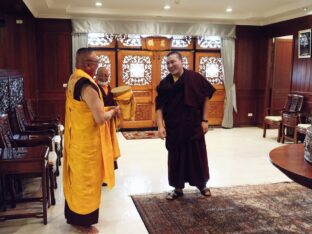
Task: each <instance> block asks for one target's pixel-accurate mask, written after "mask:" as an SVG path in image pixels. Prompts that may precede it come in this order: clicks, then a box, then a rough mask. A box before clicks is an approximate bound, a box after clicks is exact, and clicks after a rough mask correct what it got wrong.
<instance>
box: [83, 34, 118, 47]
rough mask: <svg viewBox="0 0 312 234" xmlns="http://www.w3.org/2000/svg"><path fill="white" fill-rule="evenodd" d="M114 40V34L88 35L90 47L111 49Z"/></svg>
mask: <svg viewBox="0 0 312 234" xmlns="http://www.w3.org/2000/svg"><path fill="white" fill-rule="evenodd" d="M114 40H115V36H114V34H112V33H108V34H107V33H88V47H109V46H110V45H112V43H113V42H114Z"/></svg>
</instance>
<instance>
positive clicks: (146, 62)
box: [118, 50, 155, 128]
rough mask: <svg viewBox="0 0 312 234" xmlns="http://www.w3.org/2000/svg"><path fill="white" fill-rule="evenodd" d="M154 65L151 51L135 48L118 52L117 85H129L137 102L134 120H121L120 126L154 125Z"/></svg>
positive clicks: (138, 126)
mask: <svg viewBox="0 0 312 234" xmlns="http://www.w3.org/2000/svg"><path fill="white" fill-rule="evenodd" d="M154 65H155V60H154V56H153V52H149V51H136V50H131V51H130V50H128V51H126V50H120V51H119V52H118V86H121V85H129V86H131V88H132V91H133V93H134V97H135V100H136V103H137V105H136V108H137V109H136V115H135V119H134V121H123V122H122V123H121V127H122V128H142V127H153V126H155V107H154V99H153V98H154V97H155V81H154V79H153V77H155V69H154Z"/></svg>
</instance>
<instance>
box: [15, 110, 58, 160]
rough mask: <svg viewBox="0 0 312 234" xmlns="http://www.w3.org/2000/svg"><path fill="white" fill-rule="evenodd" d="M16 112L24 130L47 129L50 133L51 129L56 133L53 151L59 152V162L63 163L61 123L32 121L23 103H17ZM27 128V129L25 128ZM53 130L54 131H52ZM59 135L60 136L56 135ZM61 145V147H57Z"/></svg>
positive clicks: (20, 126)
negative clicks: (27, 115)
mask: <svg viewBox="0 0 312 234" xmlns="http://www.w3.org/2000/svg"><path fill="white" fill-rule="evenodd" d="M15 112H16V118H17V122H18V125H19V129H23V131H25V130H26V131H28V132H29V131H40V132H44V133H46V131H49V132H48V133H50V131H51V130H53V132H54V133H55V136H54V137H53V141H54V144H53V148H52V149H53V151H55V152H56V153H57V156H58V159H57V161H58V164H59V165H61V157H62V151H63V148H62V143H63V139H62V138H63V132H62V131H61V129H60V123H53V122H51V123H48V122H35V123H34V122H31V121H29V120H28V118H27V117H26V114H25V110H24V107H23V105H17V106H16V107H15ZM24 129H25V130H24ZM51 132H52V131H51ZM39 134H41V133H39ZM56 135H58V136H56ZM57 146H59V147H57Z"/></svg>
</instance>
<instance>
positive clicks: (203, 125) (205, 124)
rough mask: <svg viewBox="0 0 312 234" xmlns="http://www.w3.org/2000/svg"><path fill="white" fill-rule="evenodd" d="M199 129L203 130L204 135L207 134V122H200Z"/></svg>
mask: <svg viewBox="0 0 312 234" xmlns="http://www.w3.org/2000/svg"><path fill="white" fill-rule="evenodd" d="M201 127H202V129H203V132H204V134H206V133H207V132H208V123H207V122H201Z"/></svg>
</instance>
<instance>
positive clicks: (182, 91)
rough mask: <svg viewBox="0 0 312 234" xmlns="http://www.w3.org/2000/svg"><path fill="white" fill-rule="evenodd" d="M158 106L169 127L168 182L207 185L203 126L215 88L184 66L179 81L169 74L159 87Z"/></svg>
mask: <svg viewBox="0 0 312 234" xmlns="http://www.w3.org/2000/svg"><path fill="white" fill-rule="evenodd" d="M157 92H158V95H157V97H156V109H162V112H163V118H164V121H165V128H166V133H167V137H166V148H167V150H168V177H169V184H170V185H171V186H173V187H176V188H184V183H185V182H188V183H189V184H190V185H192V186H197V187H204V186H205V185H206V183H207V181H208V179H209V169H208V160H207V151H206V143H205V138H204V133H203V130H202V127H201V121H202V116H203V105H204V102H205V99H206V97H208V98H211V97H212V95H213V93H214V92H215V89H214V87H213V86H212V85H211V84H210V83H209V82H208V81H207V80H206V79H205V78H204V77H203V76H201V75H200V74H199V73H197V72H194V71H189V70H186V69H184V72H183V75H182V76H181V77H180V78H179V79H178V81H177V82H176V83H174V81H173V77H172V75H171V74H169V75H168V76H167V77H166V78H164V79H163V80H162V81H161V82H160V84H159V85H158V87H157Z"/></svg>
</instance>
